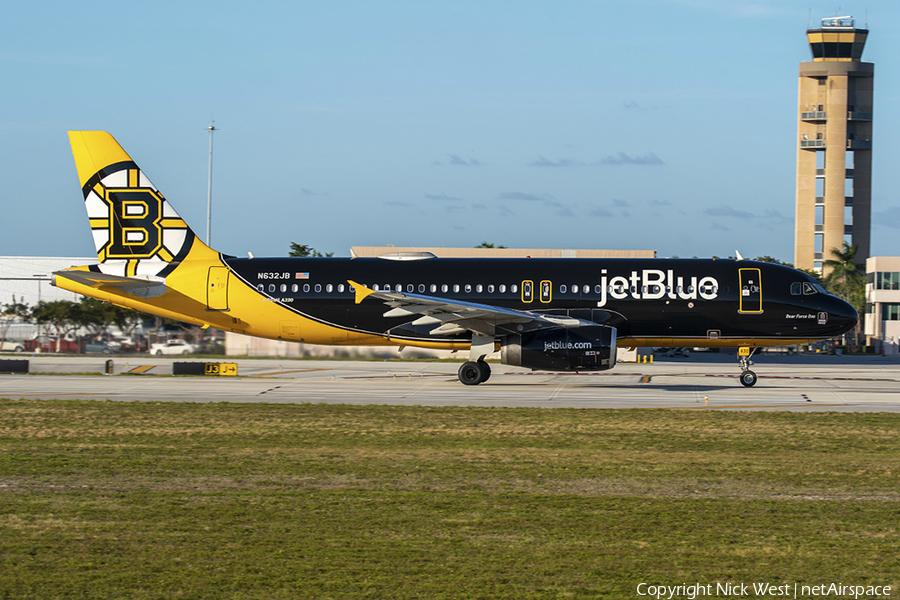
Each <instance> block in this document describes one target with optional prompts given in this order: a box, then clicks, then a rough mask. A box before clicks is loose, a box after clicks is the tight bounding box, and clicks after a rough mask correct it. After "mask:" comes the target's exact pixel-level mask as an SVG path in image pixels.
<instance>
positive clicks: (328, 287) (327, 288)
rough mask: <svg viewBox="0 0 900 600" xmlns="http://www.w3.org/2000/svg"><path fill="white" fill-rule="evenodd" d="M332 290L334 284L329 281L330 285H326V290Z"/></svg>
mask: <svg viewBox="0 0 900 600" xmlns="http://www.w3.org/2000/svg"><path fill="white" fill-rule="evenodd" d="M332 290H334V286H333V285H331V284H330V283H329V284H328V285H326V286H325V291H326V292H330V291H332Z"/></svg>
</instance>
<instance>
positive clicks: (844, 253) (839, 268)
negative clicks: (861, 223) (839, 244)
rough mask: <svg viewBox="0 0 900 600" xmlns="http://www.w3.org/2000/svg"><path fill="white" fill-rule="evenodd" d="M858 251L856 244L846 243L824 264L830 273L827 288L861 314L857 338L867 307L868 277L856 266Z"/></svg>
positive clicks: (825, 280)
mask: <svg viewBox="0 0 900 600" xmlns="http://www.w3.org/2000/svg"><path fill="white" fill-rule="evenodd" d="M858 249H859V247H858V246H857V245H856V244H850V243H848V242H846V241H845V242H844V247H843V248H842V249H841V250H838V249H837V248H832V249H831V256H832V258H829V259H828V260H825V261H823V262H822V267H823V270H824V271H826V272H827V273H828V274H827V275H826V276H825V277H824V279H823V283H824V284H825V288H826V289H827V290H828V291H829V292H831V293H832V294H834V295H835V296H840V297H841V298H843V299H844V300H846V301H847V302H849V303H850V304H851V305H852V306H853V308H855V309H856V312H858V313H859V317H860V322H859V323H857V324H856V335H857V338H858V336H859V332H860V330H861V326H862V319H863V317H864V315H865V310H864V309H865V307H866V276H865V274H864V273H863V270H862V268H861V267H860V265H858V264H856V251H857V250H858Z"/></svg>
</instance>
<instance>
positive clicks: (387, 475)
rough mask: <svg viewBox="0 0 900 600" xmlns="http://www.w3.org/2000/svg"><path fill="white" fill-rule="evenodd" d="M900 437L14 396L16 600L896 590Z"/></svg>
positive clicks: (515, 414)
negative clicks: (649, 586) (798, 587)
mask: <svg viewBox="0 0 900 600" xmlns="http://www.w3.org/2000/svg"><path fill="white" fill-rule="evenodd" d="M898 429H900V415H897V414H887V413H885V414H871V413H857V414H833V413H832V414H822V413H763V412H756V413H736V412H728V413H724V412H699V411H690V412H689V413H686V412H675V411H613V410H575V409H572V410H568V409H545V410H542V409H482V408H421V407H387V406H329V405H293V406H289V405H287V406H286V405H266V404H253V405H242V404H215V405H210V404H157V403H112V402H87V401H85V402H81V401H79V402H74V401H72V402H70V401H65V402H63V401H12V400H0V598H42V599H44V598H241V599H243V598H267V599H269V598H316V599H325V598H334V599H348V598H379V599H380V598H447V599H450V598H453V599H457V598H510V599H530V598H535V599H537V598H540V599H543V598H636V597H639V596H638V595H637V594H636V587H637V585H638V584H639V583H641V582H650V583H653V584H667V585H678V584H682V583H688V584H690V583H698V582H699V583H702V584H707V583H712V584H715V583H716V582H733V583H747V584H749V583H751V582H757V581H767V582H773V583H777V584H783V583H790V584H793V583H795V582H797V583H801V584H808V585H819V584H822V583H832V582H834V583H838V582H843V583H844V584H856V585H865V584H869V585H892V586H893V591H894V596H895V597H900V593H898V592H897V590H898V587H900V559H898V552H897V549H898V547H900V503H898V500H900V435H898ZM682 597H684V596H682Z"/></svg>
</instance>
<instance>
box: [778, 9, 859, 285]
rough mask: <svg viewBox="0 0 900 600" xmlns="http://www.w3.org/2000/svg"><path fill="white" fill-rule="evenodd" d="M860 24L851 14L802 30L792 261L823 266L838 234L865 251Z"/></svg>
mask: <svg viewBox="0 0 900 600" xmlns="http://www.w3.org/2000/svg"><path fill="white" fill-rule="evenodd" d="M868 33H869V32H868V30H867V29H857V28H856V27H855V25H854V22H853V18H852V17H833V18H829V19H822V26H821V27H820V28H818V29H809V30H807V32H806V37H807V40H808V41H809V47H810V49H811V50H812V56H813V59H812V61H811V62H802V63H800V92H799V98H800V102H799V111H798V126H797V131H798V133H799V140H798V148H797V216H796V225H795V227H796V231H795V234H794V265H795V266H796V267H798V268H802V269H816V270H821V269H822V263H823V261H826V260H828V259H830V258H833V257H832V255H831V250H832V249H835V248H836V249H838V250H841V249H842V247H843V243H844V241H845V240H846V241H848V242H850V243H852V244H857V245H858V250H857V252H856V262H857V263H861V264H865V262H866V258H868V256H869V237H870V230H871V204H872V89H873V83H874V73H875V65H874V64H872V63H866V62H862V61H861V60H860V58H861V57H862V52H863V46H865V43H866V36H867V35H868Z"/></svg>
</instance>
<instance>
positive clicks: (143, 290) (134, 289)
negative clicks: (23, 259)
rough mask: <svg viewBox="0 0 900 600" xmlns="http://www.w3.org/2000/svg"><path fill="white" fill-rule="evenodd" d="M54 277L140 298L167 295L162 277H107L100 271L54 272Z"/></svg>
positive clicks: (74, 270)
mask: <svg viewBox="0 0 900 600" xmlns="http://www.w3.org/2000/svg"><path fill="white" fill-rule="evenodd" d="M53 277H54V279H55V278H56V277H62V278H64V279H70V280H72V281H74V282H76V283H80V284H81V285H86V286H88V287H91V288H95V289H106V288H114V289H116V290H119V291H122V292H125V293H126V294H131V295H132V296H138V297H140V298H154V297H156V296H161V295H162V294H165V293H166V280H165V279H163V278H161V277H152V276H144V277H120V276H118V275H107V274H106V273H100V272H99V271H83V270H79V269H73V270H65V271H54V272H53ZM54 285H55V284H54Z"/></svg>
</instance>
